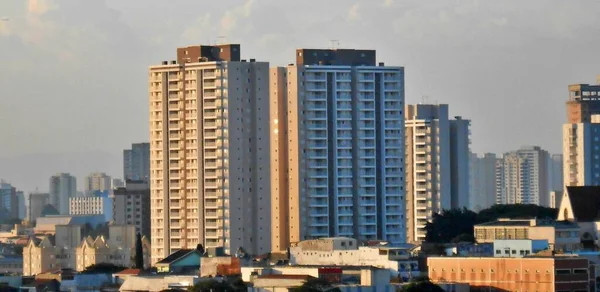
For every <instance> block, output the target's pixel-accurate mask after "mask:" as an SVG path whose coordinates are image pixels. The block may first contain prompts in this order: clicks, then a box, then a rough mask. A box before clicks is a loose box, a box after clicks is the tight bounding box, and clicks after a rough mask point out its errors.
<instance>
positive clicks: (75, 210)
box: [69, 191, 113, 222]
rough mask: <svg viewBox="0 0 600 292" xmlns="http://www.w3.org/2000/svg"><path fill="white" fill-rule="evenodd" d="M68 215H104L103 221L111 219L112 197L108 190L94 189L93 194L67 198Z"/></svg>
mask: <svg viewBox="0 0 600 292" xmlns="http://www.w3.org/2000/svg"><path fill="white" fill-rule="evenodd" d="M69 214H70V215H104V221H105V222H110V221H112V219H113V198H112V197H111V196H109V191H95V192H94V194H93V196H88V197H75V198H71V199H70V200H69Z"/></svg>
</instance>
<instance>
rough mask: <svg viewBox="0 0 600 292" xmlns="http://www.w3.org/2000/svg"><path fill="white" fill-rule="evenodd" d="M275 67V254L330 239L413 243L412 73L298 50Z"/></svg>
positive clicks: (339, 54)
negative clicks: (409, 221) (407, 78)
mask: <svg viewBox="0 0 600 292" xmlns="http://www.w3.org/2000/svg"><path fill="white" fill-rule="evenodd" d="M296 63H297V64H296V65H289V66H287V67H285V68H282V67H279V68H272V69H271V80H272V82H271V100H272V102H271V104H272V107H271V109H272V111H271V117H270V118H271V134H272V138H271V164H272V169H271V170H272V171H271V182H272V187H271V189H272V191H273V195H272V198H271V202H272V203H271V212H272V213H273V218H274V220H273V221H272V226H271V229H272V230H273V235H272V238H273V240H272V246H273V250H279V251H281V250H285V249H286V248H287V247H288V246H289V244H290V243H291V242H298V241H300V240H303V239H310V238H320V237H328V236H346V237H353V238H357V239H382V240H386V241H390V242H393V243H403V242H405V240H406V239H405V237H406V236H405V227H404V170H403V160H404V142H403V137H404V128H403V127H404V117H403V115H402V109H403V105H404V68H403V67H391V66H383V63H380V64H379V66H377V64H376V63H375V51H373V50H317V49H298V50H297V51H296Z"/></svg>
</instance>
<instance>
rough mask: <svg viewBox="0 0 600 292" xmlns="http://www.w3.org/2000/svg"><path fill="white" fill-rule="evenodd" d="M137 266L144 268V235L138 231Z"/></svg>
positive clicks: (136, 242) (136, 246)
mask: <svg viewBox="0 0 600 292" xmlns="http://www.w3.org/2000/svg"><path fill="white" fill-rule="evenodd" d="M135 267H136V268H137V269H143V268H144V248H143V247H142V235H141V234H140V233H139V232H138V233H137V235H136V238H135Z"/></svg>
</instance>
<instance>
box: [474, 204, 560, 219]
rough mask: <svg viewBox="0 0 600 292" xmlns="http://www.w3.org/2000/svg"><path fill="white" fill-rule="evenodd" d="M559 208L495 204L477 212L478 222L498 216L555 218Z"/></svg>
mask: <svg viewBox="0 0 600 292" xmlns="http://www.w3.org/2000/svg"><path fill="white" fill-rule="evenodd" d="M556 215H558V210H557V209H554V208H548V207H542V206H538V205H533V204H511V205H494V206H492V207H490V208H487V209H484V210H481V211H480V212H479V214H477V223H485V222H490V221H494V220H498V218H525V217H528V218H531V217H535V218H547V219H555V218H556Z"/></svg>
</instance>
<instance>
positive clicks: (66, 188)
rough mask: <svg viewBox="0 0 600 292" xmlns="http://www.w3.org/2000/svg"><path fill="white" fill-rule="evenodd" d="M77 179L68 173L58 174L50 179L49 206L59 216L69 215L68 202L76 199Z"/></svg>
mask: <svg viewBox="0 0 600 292" xmlns="http://www.w3.org/2000/svg"><path fill="white" fill-rule="evenodd" d="M76 194H77V179H76V178H75V177H74V176H72V175H70V174H68V173H59V174H56V175H53V176H52V177H50V202H49V203H50V204H51V205H53V206H54V207H55V208H56V210H58V212H59V214H61V215H67V214H69V200H70V199H71V198H74V197H76Z"/></svg>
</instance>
